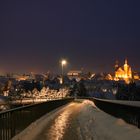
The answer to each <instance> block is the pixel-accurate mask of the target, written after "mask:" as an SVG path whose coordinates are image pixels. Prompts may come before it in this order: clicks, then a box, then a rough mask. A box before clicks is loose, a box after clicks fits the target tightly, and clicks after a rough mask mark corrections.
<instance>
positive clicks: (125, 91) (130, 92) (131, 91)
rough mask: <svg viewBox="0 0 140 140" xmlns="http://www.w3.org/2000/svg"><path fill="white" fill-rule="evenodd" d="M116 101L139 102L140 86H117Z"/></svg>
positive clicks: (132, 84) (131, 84)
mask: <svg viewBox="0 0 140 140" xmlns="http://www.w3.org/2000/svg"><path fill="white" fill-rule="evenodd" d="M116 99H118V100H129V101H140V86H138V85H136V84H135V83H134V82H133V83H130V84H118V92H117V94H116Z"/></svg>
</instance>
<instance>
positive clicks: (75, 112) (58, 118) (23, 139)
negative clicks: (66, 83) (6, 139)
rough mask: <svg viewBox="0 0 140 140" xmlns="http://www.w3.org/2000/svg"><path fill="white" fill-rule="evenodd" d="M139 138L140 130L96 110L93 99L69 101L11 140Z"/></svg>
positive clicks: (134, 139) (112, 139) (120, 139)
mask: <svg viewBox="0 0 140 140" xmlns="http://www.w3.org/2000/svg"><path fill="white" fill-rule="evenodd" d="M27 139H29V140H130V139H133V140H139V139H140V130H139V129H138V128H136V127H135V126H132V125H128V124H126V123H125V122H124V121H123V120H121V119H117V118H114V117H112V116H110V115H108V114H106V113H104V112H102V111H101V110H99V109H98V108H97V107H96V106H95V105H94V103H93V102H91V101H89V100H82V101H81V100H80V101H76V102H73V103H70V104H68V105H66V106H64V107H62V108H59V109H57V110H55V111H53V112H51V113H49V114H46V115H45V116H43V117H42V118H40V119H39V120H38V121H36V122H34V123H33V124H31V125H30V126H29V127H28V128H27V129H25V130H24V131H23V132H22V133H20V134H19V135H18V136H16V137H15V138H14V139H13V140H27Z"/></svg>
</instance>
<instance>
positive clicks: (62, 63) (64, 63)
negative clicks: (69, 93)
mask: <svg viewBox="0 0 140 140" xmlns="http://www.w3.org/2000/svg"><path fill="white" fill-rule="evenodd" d="M66 64H67V61H66V60H64V59H63V60H62V61H61V67H62V84H63V80H64V78H63V77H64V66H65V65H66Z"/></svg>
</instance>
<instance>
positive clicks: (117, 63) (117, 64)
mask: <svg viewBox="0 0 140 140" xmlns="http://www.w3.org/2000/svg"><path fill="white" fill-rule="evenodd" d="M118 68H119V61H118V60H116V62H115V71H117V70H118Z"/></svg>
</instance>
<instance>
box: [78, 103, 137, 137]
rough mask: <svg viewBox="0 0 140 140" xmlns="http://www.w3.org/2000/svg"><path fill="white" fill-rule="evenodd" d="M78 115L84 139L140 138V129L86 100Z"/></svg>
mask: <svg viewBox="0 0 140 140" xmlns="http://www.w3.org/2000/svg"><path fill="white" fill-rule="evenodd" d="M83 104H85V105H84V106H83V110H82V111H81V112H80V114H79V116H78V120H79V130H80V131H79V135H81V136H80V137H81V138H82V139H83V140H131V139H133V140H140V129H138V128H137V127H135V126H132V125H129V124H127V123H125V122H124V121H123V120H122V119H117V118H115V117H112V116H110V115H109V114H106V113H104V112H103V111H101V110H99V109H98V108H97V107H96V106H95V105H94V103H93V102H91V101H87V100H86V101H84V102H83Z"/></svg>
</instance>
